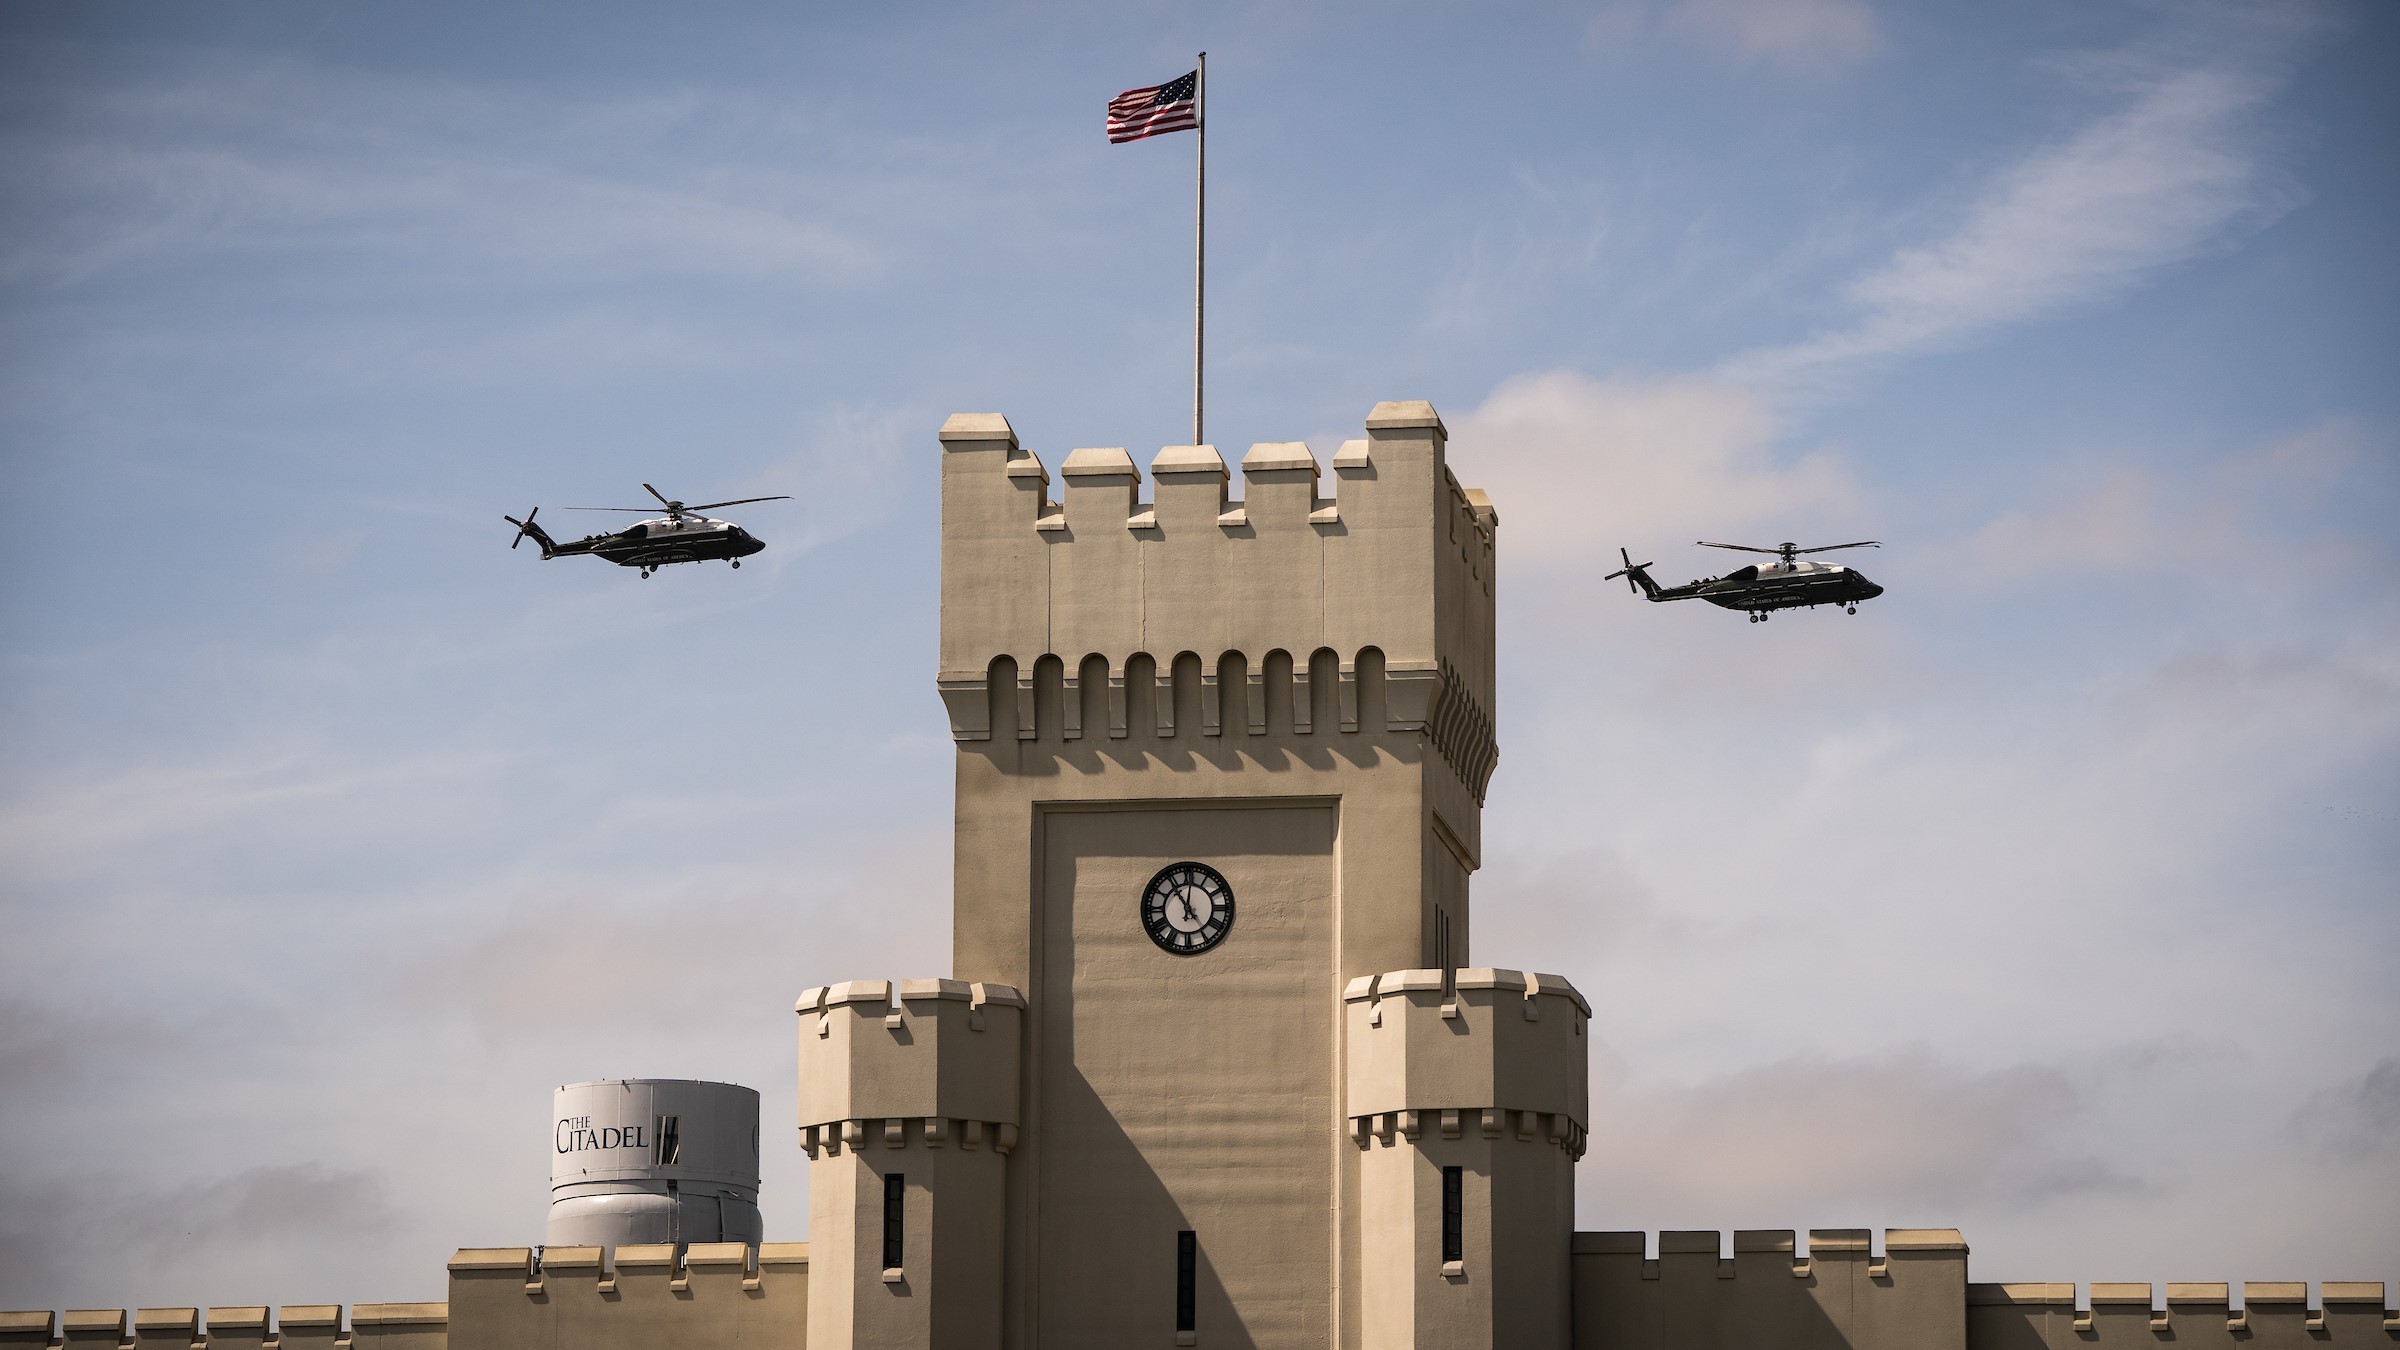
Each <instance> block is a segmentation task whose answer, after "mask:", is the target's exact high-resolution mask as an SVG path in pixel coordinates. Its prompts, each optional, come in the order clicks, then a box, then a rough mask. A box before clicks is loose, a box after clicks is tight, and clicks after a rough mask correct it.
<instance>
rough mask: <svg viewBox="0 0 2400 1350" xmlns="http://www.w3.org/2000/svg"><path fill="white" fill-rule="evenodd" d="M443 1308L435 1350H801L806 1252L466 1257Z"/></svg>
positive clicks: (721, 1246)
mask: <svg viewBox="0 0 2400 1350" xmlns="http://www.w3.org/2000/svg"><path fill="white" fill-rule="evenodd" d="M447 1306H448V1308H449V1312H450V1332H449V1342H448V1345H447V1347H446V1348H445V1350H523V1348H524V1347H527V1346H560V1347H564V1346H577V1347H587V1348H588V1350H615V1348H616V1347H625V1348H626V1350H632V1348H633V1347H637V1346H638V1347H648V1346H667V1345H672V1346H689V1347H714V1346H742V1347H745V1350H748V1348H749V1347H759V1350H804V1348H805V1347H806V1346H807V1345H808V1344H809V1342H808V1339H807V1327H808V1307H809V1244H808V1243H805V1242H768V1243H761V1244H759V1245H756V1246H752V1245H750V1244H747V1243H741V1242H693V1243H687V1244H685V1245H683V1246H682V1247H680V1248H679V1247H677V1246H676V1245H675V1244H673V1243H657V1244H636V1243H623V1244H620V1245H619V1246H617V1247H616V1248H615V1249H614V1251H613V1253H612V1252H611V1251H609V1250H607V1249H604V1248H600V1247H468V1248H464V1249H462V1250H460V1251H459V1252H458V1253H457V1254H456V1255H454V1256H452V1257H451V1258H450V1302H449V1304H448V1305H447ZM362 1312H363V1310H362ZM359 1320H360V1316H359V1314H353V1321H354V1322H357V1321H359ZM216 1345H217V1342H216V1341H214V1340H213V1339H212V1340H211V1342H210V1346H211V1348H212V1350H214V1347H215V1346H216ZM411 1350H416V1348H415V1347H411Z"/></svg>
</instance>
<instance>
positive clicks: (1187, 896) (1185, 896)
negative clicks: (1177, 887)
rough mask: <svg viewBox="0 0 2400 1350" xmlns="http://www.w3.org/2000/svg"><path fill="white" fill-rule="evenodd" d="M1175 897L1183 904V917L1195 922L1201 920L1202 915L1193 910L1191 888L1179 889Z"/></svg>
mask: <svg viewBox="0 0 2400 1350" xmlns="http://www.w3.org/2000/svg"><path fill="white" fill-rule="evenodd" d="M1175 899H1176V901H1177V902H1178V903H1180V904H1181V905H1182V906H1183V917H1185V918H1187V919H1190V920H1191V921H1192V922H1193V923H1198V922H1200V916H1199V915H1198V914H1195V913H1193V912H1192V893H1191V892H1190V891H1189V890H1182V891H1177V892H1176V893H1175Z"/></svg>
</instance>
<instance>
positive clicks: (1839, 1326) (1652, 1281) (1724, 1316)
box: [1573, 1228, 1973, 1350]
mask: <svg viewBox="0 0 2400 1350" xmlns="http://www.w3.org/2000/svg"><path fill="white" fill-rule="evenodd" d="M1873 1237H1874V1235H1873V1233H1871V1232H1870V1231H1869V1230H1867V1229H1864V1228H1819V1229H1812V1230H1810V1232H1809V1234H1808V1250H1807V1251H1806V1252H1805V1253H1803V1252H1801V1251H1799V1250H1798V1244H1797V1242H1796V1241H1795V1238H1796V1234H1795V1233H1793V1232H1792V1230H1790V1229H1744V1230H1740V1231H1737V1232H1735V1233H1733V1234H1732V1242H1731V1243H1730V1254H1728V1251H1727V1246H1728V1244H1726V1242H1725V1235H1724V1234H1722V1233H1719V1232H1716V1231H1714V1230H1690V1231H1670V1232H1663V1233H1660V1234H1658V1239H1657V1255H1655V1256H1651V1255H1648V1254H1647V1252H1646V1251H1645V1248H1646V1246H1647V1239H1646V1236H1645V1235H1644V1234H1642V1233H1577V1234H1575V1235H1574V1239H1573V1251H1574V1280H1575V1344H1576V1345H1578V1346H1609V1347H1611V1350H1684V1347H1687V1346H1689V1347H1699V1346H1719V1345H1742V1346H1750V1345H1761V1346H1764V1345H1827V1346H1834V1345H1838V1346H1844V1347H1848V1348H1849V1350H1937V1348H1939V1347H1962V1348H1963V1347H1965V1346H1968V1345H1971V1344H1973V1341H1972V1340H1971V1339H1969V1338H1968V1336H1967V1334H1966V1331H1967V1328H1966V1320H1965V1297H1964V1296H1965V1291H1966V1279H1967V1244H1966V1241H1965V1239H1964V1238H1962V1237H1961V1236H1960V1235H1959V1233H1958V1231H1957V1230H1956V1229H1951V1228H1893V1229H1886V1230H1885V1232H1884V1237H1883V1250H1882V1252H1881V1253H1877V1252H1876V1251H1875V1250H1874V1248H1873Z"/></svg>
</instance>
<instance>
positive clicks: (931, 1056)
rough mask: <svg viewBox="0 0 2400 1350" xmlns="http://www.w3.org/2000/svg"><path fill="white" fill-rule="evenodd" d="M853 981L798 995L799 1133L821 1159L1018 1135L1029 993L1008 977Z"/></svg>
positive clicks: (974, 1144)
mask: <svg viewBox="0 0 2400 1350" xmlns="http://www.w3.org/2000/svg"><path fill="white" fill-rule="evenodd" d="M898 993H899V997H898V999H897V1000H896V1001H895V1000H894V998H893V985H892V982H891V981H888V980H850V981H847V982H845V983H842V984H832V985H821V986H818V987H816V988H813V989H809V990H807V991H805V992H803V993H802V994H801V995H800V999H799V1002H798V1004H797V1005H796V1011H797V1012H798V1013H799V1014H800V1023H801V1025H800V1109H799V1115H800V1142H801V1147H802V1148H803V1149H805V1150H806V1151H807V1153H808V1156H809V1157H810V1158H811V1159H814V1158H816V1157H817V1156H818V1155H819V1153H820V1151H824V1152H827V1153H830V1154H839V1153H840V1152H841V1151H842V1150H843V1149H844V1148H850V1149H858V1148H862V1147H865V1146H866V1145H867V1144H868V1143H870V1142H872V1143H874V1144H877V1145H880V1146H884V1147H891V1148H900V1147H906V1146H908V1145H909V1144H911V1143H912V1142H913V1143H914V1144H916V1145H918V1146H922V1147H934V1148H938V1147H941V1146H943V1145H944V1144H953V1145H955V1146H956V1147H959V1148H965V1149H974V1148H981V1147H987V1146H988V1147H990V1148H992V1149H994V1150H995V1151H997V1152H1000V1153H1003V1154H1005V1153H1007V1152H1008V1151H1009V1150H1010V1149H1011V1148H1014V1147H1015V1146H1016V1141H1017V1124H1018V1117H1017V1057H1018V1053H1019V1046H1020V1045H1021V1043H1022V1038H1023V1027H1022V1022H1023V1018H1024V1013H1025V999H1024V996H1023V995H1021V994H1019V993H1018V992H1017V991H1016V990H1015V989H1013V988H1011V987H1010V986H1008V985H1005V984H986V983H980V982H974V983H971V982H968V981H964V980H902V981H900V982H899V990H898Z"/></svg>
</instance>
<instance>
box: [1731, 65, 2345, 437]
mask: <svg viewBox="0 0 2400 1350" xmlns="http://www.w3.org/2000/svg"><path fill="white" fill-rule="evenodd" d="M2279 84H2280V81H2279V80H2278V79H2277V78H2276V77H2275V76H2273V75H2272V74H2270V73H2268V71H2267V70H2266V69H2264V68H2262V67H2260V66H2240V65H2233V64H2229V63H2225V62H2215V63H2211V64H2206V65H2202V66H2198V67H2195V68H2187V69H2182V70H2178V71H2175V72H2173V73H2170V74H2166V75H2163V76H2160V77H2157V78H2155V79H2153V80H2151V81H2150V82H2149V83H2147V84H2145V85H2144V86H2142V87H2141V88H2140V89H2138V91H2137V92H2136V93H2135V94H2134V96H2133V98H2132V101H2131V103H2130V104H2129V106H2127V107H2125V108H2123V109H2122V110H2120V111H2118V112H2116V113H2114V114H2112V115H2110V116H2107V117H2103V118H2101V119H2099V120H2098V121H2095V122H2093V123H2091V124H2089V125H2087V126H2085V127H2083V128H2081V129H2080V130H2078V131H2076V132H2075V133H2073V134H2072V135H2069V136H2067V137H2065V138H2064V139H2062V140H2060V141H2059V142H2057V143H2055V144H2052V145H2048V146H2044V147H2042V148H2041V149H2038V150H2036V151H2034V152H2032V153H2030V154H2028V155H2026V156H2024V157H2023V158H2022V159H2020V160H2018V161H2017V162H2016V163H2014V164H2012V165H2009V166H2008V167H2006V168H2005V169H2003V170H2002V171H2001V172H1999V173H1998V174H1996V175H1995V176H1994V177H1993V178H1992V180H1991V181H1990V182H1989V183H1988V185H1987V186H1986V187H1985V188H1984V189H1983V191H1982V192H1981V193H1980V194H1979V196H1978V198H1977V199H1976V201H1975V202H1974V204H1973V205H1972V206H1971V207H1969V208H1968V209H1967V211H1966V212H1965V217H1964V219H1963V220H1961V221H1960V223H1959V224H1958V226H1957V228H1955V229H1954V230H1952V231H1951V232H1950V233H1949V234H1948V235H1947V236H1946V237H1944V238H1941V239H1938V240H1935V241H1933V242H1930V243H1926V244H1920V245H1915V246H1912V247H1908V248H1904V249H1901V250H1900V251H1898V252H1897V253H1895V254H1894V255H1892V257H1891V258H1890V259H1889V260H1888V261H1886V262H1885V263H1884V264H1883V265H1881V266H1880V267H1877V268H1875V269H1874V270H1872V271H1870V272H1868V273H1866V274H1865V275H1863V276H1860V277H1859V278H1857V279H1856V280H1855V281H1853V282H1852V283H1851V284H1850V285H1849V287H1848V288H1847V289H1846V292H1845V299H1846V300H1847V301H1848V302H1849V305H1850V307H1851V309H1852V311H1853V317H1851V318H1850V319H1849V320H1848V321H1847V322H1845V323H1843V324H1841V325H1840V326H1838V327H1835V328H1833V329H1831V330H1830V331H1827V332H1825V333H1822V334H1819V335H1818V336H1816V337H1813V338H1810V339H1807V340H1805V341H1802V342H1799V343H1796V344H1792V345H1789V346H1783V347H1774V348H1768V349H1764V350H1760V351H1756V352H1752V353H1750V354H1748V355H1745V356H1741V357H1737V358H1735V359H1734V360H1732V361H1730V362H1728V363H1727V364H1726V365H1725V366H1724V368H1723V373H1724V374H1725V375H1726V376H1727V377H1728V378H1731V379H1735V380H1738V381H1741V382H1743V383H1749V384H1756V385H1760V386H1762V387H1768V388H1782V389H1789V388H1792V387H1794V386H1803V387H1805V386H1808V385H1812V384H1815V383H1819V382H1824V381H1828V380H1838V379H1839V378H1840V377H1842V376H1844V375H1847V374H1850V373H1854V372H1855V371H1857V370H1858V369H1859V368H1861V367H1871V366H1873V365H1875V364H1877V363H1880V362H1884V361H1888V360H1891V359H1893V358H1897V357H1901V356H1906V355H1909V354H1912V353H1916V352H1921V351H1926V350H1933V349H1938V348H1943V347H1948V346H1953V345H1956V344H1959V343H1962V342H1965V341H1968V340H1970V339H1973V338H1976V337H1980V336H1983V335H1984V334H1986V333H1988V332H1989V331H1990V330H1992V329H1994V328H1997V327H2000V326H2003V325H2006V324H2011V323H2016V322H2021V321H2024V320H2027V319H2032V318H2035V317H2037V316H2040V315H2043V314H2046V313H2049V312H2052V311H2054V310H2057V309H2059V308H2062V307H2064V306H2067V305H2071V304H2076V303H2080V302H2085V301H2090V300H2093V299H2097V298H2100V297H2104V296H2108V295H2112V294H2115V293H2117V292H2119V291H2122V290H2124V289H2126V288H2128V287H2130V286H2133V285H2134V284H2136V283H2138V282H2139V281H2141V280H2142V279H2143V278H2144V277H2146V276H2147V275H2148V274H2150V273H2152V272H2155V271H2156V270H2158V269H2160V268H2162V267H2166V266H2169V265H2172V264H2174V263H2178V262H2183V261H2185V260H2187V259H2190V258H2194V257H2198V256H2200V255H2202V254H2204V253H2207V252H2210V251H2211V250H2214V249H2218V248H2221V247H2225V246H2226V245H2228V244H2229V243H2231V242H2233V241H2235V240H2238V239H2239V238H2241V237H2242V236H2244V235H2246V234H2248V233H2251V232H2253V231H2255V230H2258V229H2260V228H2263V227H2264V226H2266V225H2267V224H2269V223H2271V222H2272V221H2273V220H2275V219H2276V218H2277V217H2279V216H2281V215H2282V214H2284V213H2285V212H2286V211H2288V210H2290V209H2291V208H2292V207H2293V206H2295V205H2297V204H2298V202H2299V200H2300V194H2299V191H2298V189H2297V188H2296V186H2294V185H2293V184H2292V183H2291V182H2290V181H2289V180H2288V179H2286V178H2285V177H2283V176H2282V175H2280V174H2278V173H2276V172H2275V171H2274V170H2273V169H2272V168H2271V167H2270V164H2269V161H2268V160H2267V158H2266V157H2265V155H2264V153H2263V151H2262V148H2261V145H2260V143H2259V137H2258V134H2257V131H2256V128H2255V126H2254V125H2253V124H2254V122H2255V119H2256V118H2257V115H2258V114H2259V113H2260V112H2261V111H2263V109H2264V108H2265V106H2266V104H2267V102H2268V100H2269V99H2270V98H2271V97H2272V96H2273V94H2274V93H2275V92H2276V90H2277V88H2278V87H2279Z"/></svg>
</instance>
